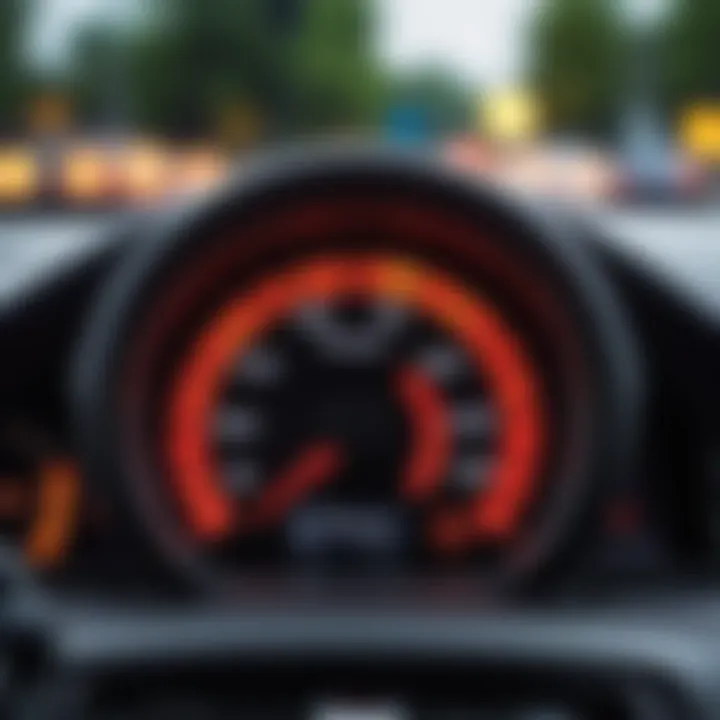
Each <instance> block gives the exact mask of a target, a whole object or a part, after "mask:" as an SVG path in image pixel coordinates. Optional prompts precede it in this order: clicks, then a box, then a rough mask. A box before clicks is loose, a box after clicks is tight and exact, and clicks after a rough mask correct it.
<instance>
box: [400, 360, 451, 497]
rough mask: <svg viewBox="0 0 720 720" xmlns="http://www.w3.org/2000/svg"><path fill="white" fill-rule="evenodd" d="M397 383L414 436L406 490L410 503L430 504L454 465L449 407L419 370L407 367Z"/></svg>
mask: <svg viewBox="0 0 720 720" xmlns="http://www.w3.org/2000/svg"><path fill="white" fill-rule="evenodd" d="M395 383H396V392H397V394H398V395H399V397H400V401H401V403H402V405H403V407H404V408H405V410H406V412H407V416H408V419H409V422H410V426H411V433H412V441H411V452H410V456H409V458H408V461H407V464H406V466H405V470H404V472H403V478H402V490H403V492H404V494H405V495H406V497H408V498H409V499H410V500H412V501H414V502H426V501H427V500H429V499H430V498H431V497H432V496H433V494H434V493H435V492H437V490H438V487H439V486H440V483H441V482H442V480H443V477H444V475H445V474H446V473H447V470H448V465H449V464H450V459H451V454H452V436H451V432H450V427H451V426H450V419H449V417H448V410H447V405H446V403H445V401H444V400H443V397H442V393H441V392H440V390H439V389H438V388H437V386H436V385H435V383H434V382H433V380H432V379H431V378H429V377H428V376H427V375H426V374H425V373H424V372H422V371H421V370H419V369H417V368H414V367H411V366H407V367H404V368H403V369H402V370H401V371H400V373H399V374H398V375H397V376H396V378H395Z"/></svg>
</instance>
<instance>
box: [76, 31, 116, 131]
mask: <svg viewBox="0 0 720 720" xmlns="http://www.w3.org/2000/svg"><path fill="white" fill-rule="evenodd" d="M128 43H129V38H128V37H127V36H126V35H124V34H123V33H122V32H121V31H120V30H119V29H118V28H117V27H116V26H114V25H112V24H109V23H105V22H93V23H89V24H87V25H86V26H84V27H83V28H81V30H80V31H79V32H78V34H77V36H76V38H75V41H74V45H73V48H72V55H71V58H70V71H69V73H68V75H69V78H68V83H67V84H68V85H69V88H68V94H69V95H70V96H71V97H72V100H73V105H74V107H75V108H76V112H77V114H78V116H79V117H80V119H81V121H82V123H83V124H84V125H85V126H88V127H92V128H97V127H98V126H102V125H105V126H107V125H108V124H111V125H117V124H120V123H122V122H123V121H127V107H126V104H127V97H126V95H127V89H126V88H125V81H126V78H125V70H126V68H125V63H126V61H127V57H128V54H129V45H128Z"/></svg>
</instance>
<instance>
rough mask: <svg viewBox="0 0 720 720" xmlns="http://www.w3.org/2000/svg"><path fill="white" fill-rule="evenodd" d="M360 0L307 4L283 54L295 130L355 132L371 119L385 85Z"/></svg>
mask: <svg viewBox="0 0 720 720" xmlns="http://www.w3.org/2000/svg"><path fill="white" fill-rule="evenodd" d="M373 36H374V24H373V17H372V13H371V10H370V5H369V4H368V3H367V2H365V1H364V0H343V1H342V2H337V0H306V2H304V3H303V13H302V16H301V20H300V23H299V27H298V32H297V35H296V37H295V42H294V43H293V44H292V45H291V47H290V52H289V53H288V59H289V65H288V67H287V71H288V72H287V78H288V85H289V86H290V88H289V90H290V94H291V96H292V98H293V101H292V104H293V110H294V114H295V120H296V124H297V126H298V127H299V128H300V129H305V130H307V129H318V130H322V129H326V128H328V127H332V128H337V127H343V128H346V127H350V128H352V127H356V126H361V125H365V124H367V123H369V122H372V121H373V120H375V119H376V117H377V115H378V112H379V110H380V108H381V103H382V98H383V90H384V80H383V75H382V71H381V69H380V67H379V66H378V65H377V63H376V61H375V59H374V56H373V48H372V43H371V41H372V38H373Z"/></svg>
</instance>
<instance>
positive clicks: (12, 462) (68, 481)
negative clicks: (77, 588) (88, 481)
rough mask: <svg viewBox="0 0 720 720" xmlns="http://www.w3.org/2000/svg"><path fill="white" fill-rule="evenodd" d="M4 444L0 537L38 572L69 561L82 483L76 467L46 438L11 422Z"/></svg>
mask: <svg viewBox="0 0 720 720" xmlns="http://www.w3.org/2000/svg"><path fill="white" fill-rule="evenodd" d="M8 426H9V427H10V428H11V429H9V430H7V431H6V432H5V434H4V436H3V438H2V444H1V445H0V537H1V538H3V539H4V540H6V541H9V542H11V543H12V544H13V545H14V546H16V547H18V548H21V549H22V550H23V551H24V553H25V556H26V557H27V559H28V560H29V562H30V563H31V564H32V565H33V566H34V567H35V568H37V569H42V570H51V569H53V568H55V567H57V566H58V565H59V564H61V563H62V561H63V560H64V558H65V556H66V554H67V552H68V549H69V547H70V544H71V542H72V540H73V538H74V534H75V526H76V521H77V514H78V507H79V494H80V483H79V479H78V473H77V468H76V466H75V464H74V463H73V462H72V461H71V460H70V459H69V458H67V457H65V456H64V455H63V454H62V453H60V452H58V451H57V449H56V448H55V447H54V445H53V444H52V443H51V442H50V441H49V440H48V439H47V438H46V437H45V436H44V435H43V434H42V433H38V432H35V431H33V430H31V429H29V428H27V427H26V426H25V425H22V424H17V423H13V422H12V421H9V423H8Z"/></svg>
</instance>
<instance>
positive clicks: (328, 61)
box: [73, 0, 382, 138]
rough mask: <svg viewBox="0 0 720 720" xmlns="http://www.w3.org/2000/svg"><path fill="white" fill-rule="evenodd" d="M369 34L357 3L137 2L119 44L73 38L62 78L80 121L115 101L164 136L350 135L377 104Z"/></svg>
mask: <svg viewBox="0 0 720 720" xmlns="http://www.w3.org/2000/svg"><path fill="white" fill-rule="evenodd" d="M373 30H374V28H373V23H372V12H371V4H370V2H369V1H368V0H343V1H342V2H337V0H242V1H238V0H212V1H209V0H146V3H145V5H144V13H143V15H142V25H139V24H138V25H136V27H135V29H134V32H132V33H131V37H129V38H128V39H123V38H120V39H119V36H118V33H117V32H114V29H113V28H112V27H108V26H102V25H98V24H97V23H95V24H94V25H93V26H90V27H88V28H86V30H85V32H83V33H80V34H79V35H78V38H77V42H76V44H75V49H74V56H75V59H76V61H75V63H74V64H73V74H74V79H75V82H76V85H77V88H78V90H77V92H78V97H79V98H80V101H81V102H80V104H81V105H82V107H83V108H84V109H85V115H86V116H87V117H89V118H91V119H95V118H97V117H98V116H100V115H101V114H102V113H103V112H104V111H103V108H105V109H107V105H108V103H107V100H108V90H110V91H111V92H115V93H119V92H121V91H123V90H124V95H125V96H126V97H125V100H126V102H125V103H124V106H125V107H126V108H127V109H128V110H129V112H130V115H131V116H132V117H133V118H134V119H135V120H136V121H137V123H138V124H139V125H140V126H141V127H143V128H144V129H148V130H153V131H157V132H162V133H165V134H170V135H180V136H197V135H207V134H208V133H213V132H222V134H223V136H224V137H226V138H227V137H228V136H230V135H232V136H236V137H237V136H245V135H246V134H247V133H246V130H247V128H249V127H250V126H251V125H252V127H253V128H258V127H260V125H261V124H263V125H264V126H265V128H266V130H267V131H268V132H270V133H272V132H289V131H290V130H293V129H301V130H308V129H314V128H319V127H326V126H328V125H335V126H336V125H338V124H341V125H356V124H358V123H362V122H365V121H366V120H367V119H368V118H370V117H371V116H372V114H373V112H374V111H375V110H376V108H377V106H378V104H379V100H380V98H381V95H382V82H381V73H380V72H379V70H378V69H377V68H376V67H375V63H374V60H373V52H372V38H373ZM118 43H120V45H118ZM118 64H120V65H121V66H122V69H121V72H118V71H117V67H116V66H117V65H118ZM113 68H115V70H114V71H113ZM245 114H246V115H247V117H248V118H252V120H253V122H252V123H246V122H244V120H243V117H244V116H245ZM230 126H232V127H231V128H230V129H232V130H233V132H232V133H228V132H227V130H228V128H229V127H230ZM240 126H243V128H242V129H243V132H235V130H237V129H238V128H239V127H240Z"/></svg>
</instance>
